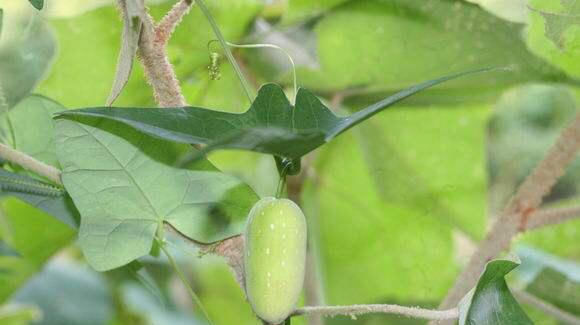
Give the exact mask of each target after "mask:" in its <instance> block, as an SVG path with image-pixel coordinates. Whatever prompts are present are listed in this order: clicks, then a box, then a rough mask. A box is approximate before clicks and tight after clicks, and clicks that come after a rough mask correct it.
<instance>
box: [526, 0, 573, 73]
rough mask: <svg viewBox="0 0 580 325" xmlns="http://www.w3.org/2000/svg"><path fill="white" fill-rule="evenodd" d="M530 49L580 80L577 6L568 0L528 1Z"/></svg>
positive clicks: (528, 39) (528, 41)
mask: <svg viewBox="0 0 580 325" xmlns="http://www.w3.org/2000/svg"><path fill="white" fill-rule="evenodd" d="M527 44H528V47H529V48H530V50H531V51H532V52H534V53H535V54H537V55H538V56H540V57H542V58H544V59H545V60H547V61H548V62H550V63H552V64H554V65H555V66H557V67H559V68H561V69H562V70H564V71H566V72H567V73H568V74H569V75H570V76H571V77H574V78H576V79H580V7H579V6H578V5H576V4H575V3H574V1H567V0H530V25H529V29H528V35H527Z"/></svg>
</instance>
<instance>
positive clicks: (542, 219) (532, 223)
mask: <svg viewBox="0 0 580 325" xmlns="http://www.w3.org/2000/svg"><path fill="white" fill-rule="evenodd" d="M575 218H580V206H574V207H565V208H551V209H542V210H539V211H538V212H536V213H534V214H533V215H532V216H530V220H529V221H528V222H527V223H526V230H533V229H537V228H541V227H545V226H550V225H555V224H559V223H562V222H566V221H568V220H572V219H575Z"/></svg>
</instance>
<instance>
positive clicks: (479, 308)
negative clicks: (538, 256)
mask: <svg viewBox="0 0 580 325" xmlns="http://www.w3.org/2000/svg"><path fill="white" fill-rule="evenodd" d="M518 265H519V263H516V262H514V261H511V260H493V261H491V262H489V263H487V265H486V266H485V270H484V271H483V274H482V275H481V276H480V278H479V281H478V282H477V286H476V287H475V288H474V289H473V290H472V291H470V292H469V293H468V294H467V295H466V296H465V297H464V298H463V299H462V301H461V302H460V304H459V314H460V315H459V325H472V324H477V325H504V324H518V325H525V324H533V322H532V321H531V320H530V318H529V317H528V316H527V315H526V313H525V312H524V311H523V309H522V308H521V307H520V305H519V304H518V302H517V301H516V300H515V298H514V297H513V296H512V294H511V292H510V290H509V288H508V286H507V283H506V281H505V276H506V275H507V274H508V273H509V272H510V271H512V270H513V269H514V268H516V267H517V266H518Z"/></svg>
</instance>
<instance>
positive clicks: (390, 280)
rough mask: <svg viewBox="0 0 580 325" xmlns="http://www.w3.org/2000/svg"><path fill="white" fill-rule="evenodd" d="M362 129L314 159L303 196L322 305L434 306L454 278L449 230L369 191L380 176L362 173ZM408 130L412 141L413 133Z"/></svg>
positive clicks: (414, 208) (413, 208)
mask: <svg viewBox="0 0 580 325" xmlns="http://www.w3.org/2000/svg"><path fill="white" fill-rule="evenodd" d="M392 112H393V111H391V112H390V113H386V114H385V115H389V114H391V113H392ZM409 114H410V113H409ZM371 122H373V121H372V120H371ZM399 122H400V121H399ZM400 127H401V129H404V125H401V126H400ZM364 128H366V125H363V127H361V128H360V129H355V130H354V131H352V132H347V133H346V134H344V136H342V137H339V138H337V139H336V141H333V142H331V143H329V144H328V145H326V146H324V147H323V148H322V149H321V150H320V151H319V152H318V157H317V163H316V165H315V166H314V168H315V169H314V170H315V171H316V173H315V175H314V177H312V178H311V179H310V180H309V181H308V183H307V184H306V187H305V190H304V192H303V194H302V203H303V204H302V206H303V207H304V212H305V215H306V216H307V217H308V218H307V220H308V229H309V238H310V239H311V240H313V241H314V242H315V243H316V245H315V247H318V248H319V251H320V265H321V266H322V267H321V271H322V277H321V278H322V279H323V280H322V283H321V286H322V287H323V288H325V293H324V295H325V303H327V304H329V305H335V304H337V305H339V304H340V305H347V304H362V303H372V302H376V301H383V300H384V299H385V298H386V297H389V298H396V299H398V301H438V300H439V299H441V297H442V296H443V295H444V294H445V292H446V290H447V288H448V287H449V286H450V285H451V283H452V282H453V279H454V277H455V276H456V272H457V267H456V266H455V263H454V257H453V251H452V248H453V242H452V236H451V227H449V225H448V224H447V223H444V222H441V220H439V219H437V218H433V216H431V215H429V214H427V213H426V212H425V211H424V210H423V208H422V207H419V206H413V205H403V204H398V203H397V202H389V201H386V200H385V199H384V198H383V197H382V195H381V193H380V192H379V191H378V190H377V187H376V184H375V179H376V178H377V177H380V174H377V173H376V172H374V171H373V170H371V169H369V168H368V166H367V161H366V160H365V159H364V157H365V154H364V152H363V151H362V149H361V148H360V144H359V142H358V141H357V140H359V139H360V138H361V137H362V135H361V133H360V130H362V129H364ZM384 128H385V129H388V125H385V126H384ZM406 130H407V131H408V132H409V135H408V137H409V139H410V138H411V133H412V132H415V131H414V130H415V129H414V128H413V127H411V126H410V125H407V129H406ZM385 152H389V150H388V149H387V150H385ZM433 168H434V167H433ZM410 176H411V175H410ZM387 177H389V176H388V175H386V176H385V179H387ZM392 187H393V189H397V187H398V184H396V183H394V184H393V185H392ZM345 279H349V281H345ZM433 279H437V281H433Z"/></svg>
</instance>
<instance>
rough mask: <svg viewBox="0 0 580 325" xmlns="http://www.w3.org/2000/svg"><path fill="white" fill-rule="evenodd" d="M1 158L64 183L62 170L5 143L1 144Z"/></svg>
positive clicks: (60, 183) (58, 182)
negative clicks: (61, 178)
mask: <svg viewBox="0 0 580 325" xmlns="http://www.w3.org/2000/svg"><path fill="white" fill-rule="evenodd" d="M0 158H2V159H4V160H7V161H9V162H11V163H15V164H17V165H20V166H22V167H23V168H25V169H28V170H30V171H32V172H35V173H37V174H38V175H41V176H44V177H46V178H48V179H49V180H51V181H53V182H55V183H57V184H59V185H62V181H61V180H60V174H61V172H60V170H58V169H56V168H54V167H52V166H50V165H47V164H45V163H43V162H42V161H39V160H36V159H34V158H32V157H30V156H29V155H27V154H25V153H22V152H20V151H17V150H14V149H12V148H10V147H8V146H7V145H5V144H0Z"/></svg>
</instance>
